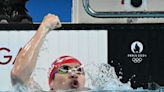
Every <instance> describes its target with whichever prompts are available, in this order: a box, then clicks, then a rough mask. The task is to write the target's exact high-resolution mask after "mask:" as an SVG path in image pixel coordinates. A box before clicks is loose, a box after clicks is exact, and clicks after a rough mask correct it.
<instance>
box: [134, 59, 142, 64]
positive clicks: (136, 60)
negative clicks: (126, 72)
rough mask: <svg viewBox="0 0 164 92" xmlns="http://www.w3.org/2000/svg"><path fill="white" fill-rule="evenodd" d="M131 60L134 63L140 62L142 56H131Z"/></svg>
mask: <svg viewBox="0 0 164 92" xmlns="http://www.w3.org/2000/svg"><path fill="white" fill-rule="evenodd" d="M132 61H133V62H134V63H141V62H142V58H132Z"/></svg>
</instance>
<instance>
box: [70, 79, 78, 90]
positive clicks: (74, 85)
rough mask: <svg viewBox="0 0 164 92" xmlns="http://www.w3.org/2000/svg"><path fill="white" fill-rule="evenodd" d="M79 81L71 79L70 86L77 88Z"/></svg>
mask: <svg viewBox="0 0 164 92" xmlns="http://www.w3.org/2000/svg"><path fill="white" fill-rule="evenodd" d="M79 86H80V85H79V81H78V80H72V81H71V88H75V89H77V88H79Z"/></svg>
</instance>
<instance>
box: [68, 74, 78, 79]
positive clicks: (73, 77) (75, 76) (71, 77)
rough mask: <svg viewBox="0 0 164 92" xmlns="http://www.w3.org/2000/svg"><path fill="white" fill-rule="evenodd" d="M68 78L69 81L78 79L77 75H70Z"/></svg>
mask: <svg viewBox="0 0 164 92" xmlns="http://www.w3.org/2000/svg"><path fill="white" fill-rule="evenodd" d="M69 78H70V79H77V78H78V75H77V74H70V75H69Z"/></svg>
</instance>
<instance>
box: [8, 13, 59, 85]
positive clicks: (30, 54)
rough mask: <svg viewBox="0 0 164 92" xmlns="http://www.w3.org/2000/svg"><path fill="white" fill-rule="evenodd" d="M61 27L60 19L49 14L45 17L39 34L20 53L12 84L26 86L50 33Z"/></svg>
mask: <svg viewBox="0 0 164 92" xmlns="http://www.w3.org/2000/svg"><path fill="white" fill-rule="evenodd" d="M59 27H61V23H60V21H59V18H58V17H57V16H55V15H52V14H48V15H47V16H45V17H44V19H43V21H42V23H41V24H40V26H39V28H38V30H37V32H36V33H35V35H34V36H33V37H32V38H31V40H30V41H29V42H28V43H27V44H26V45H25V46H24V48H22V49H21V51H20V52H19V53H18V55H17V57H16V59H15V63H14V66H13V69H12V71H11V80H12V84H13V85H15V84H16V83H21V84H26V83H27V82H28V81H29V79H30V76H31V74H32V72H33V70H34V68H35V66H36V62H37V57H38V54H39V50H40V48H41V46H42V44H43V41H44V39H45V37H46V35H47V34H48V32H49V31H51V30H52V29H55V28H59Z"/></svg>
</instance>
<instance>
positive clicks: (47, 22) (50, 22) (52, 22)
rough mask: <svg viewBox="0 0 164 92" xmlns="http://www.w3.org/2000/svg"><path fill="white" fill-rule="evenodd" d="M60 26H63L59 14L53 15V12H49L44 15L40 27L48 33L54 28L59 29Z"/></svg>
mask: <svg viewBox="0 0 164 92" xmlns="http://www.w3.org/2000/svg"><path fill="white" fill-rule="evenodd" d="M59 27H61V22H60V20H59V18H58V16H56V15H53V14H48V15H47V16H45V17H44V19H43V21H42V23H41V25H40V27H39V28H41V29H42V30H44V31H45V32H46V33H48V32H49V31H51V30H53V29H57V28H59Z"/></svg>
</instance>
